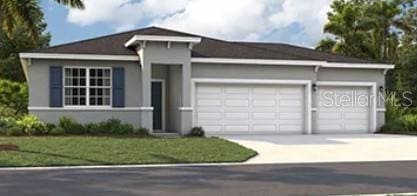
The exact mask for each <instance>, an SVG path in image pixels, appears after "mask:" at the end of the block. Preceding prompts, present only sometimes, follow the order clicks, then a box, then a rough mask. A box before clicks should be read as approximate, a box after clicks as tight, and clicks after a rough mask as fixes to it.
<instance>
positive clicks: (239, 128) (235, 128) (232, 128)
mask: <svg viewBox="0 0 417 196" xmlns="http://www.w3.org/2000/svg"><path fill="white" fill-rule="evenodd" d="M224 130H225V131H226V132H248V131H249V125H238V124H236V125H225V128H224Z"/></svg>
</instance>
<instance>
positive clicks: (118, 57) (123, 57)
mask: <svg viewBox="0 0 417 196" xmlns="http://www.w3.org/2000/svg"><path fill="white" fill-rule="evenodd" d="M19 57H20V58H21V59H70V60H111V61H138V60H139V56H137V55H103V54H60V53H20V54H19Z"/></svg>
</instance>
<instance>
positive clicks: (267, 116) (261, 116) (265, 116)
mask: <svg viewBox="0 0 417 196" xmlns="http://www.w3.org/2000/svg"><path fill="white" fill-rule="evenodd" d="M253 119H254V120H274V119H276V113H275V112H255V113H253Z"/></svg>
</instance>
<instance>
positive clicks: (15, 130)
mask: <svg viewBox="0 0 417 196" xmlns="http://www.w3.org/2000/svg"><path fill="white" fill-rule="evenodd" d="M24 134H25V132H24V131H23V129H22V128H21V127H20V126H13V127H10V128H8V129H7V130H6V135H7V136H22V135H24Z"/></svg>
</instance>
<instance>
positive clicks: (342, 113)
mask: <svg viewBox="0 0 417 196" xmlns="http://www.w3.org/2000/svg"><path fill="white" fill-rule="evenodd" d="M318 93H319V96H318V110H317V121H316V122H317V128H316V131H315V132H316V133H367V132H369V129H370V126H369V119H370V106H369V105H370V104H369V101H368V100H369V98H370V97H369V95H370V88H368V87H319V90H318Z"/></svg>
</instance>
